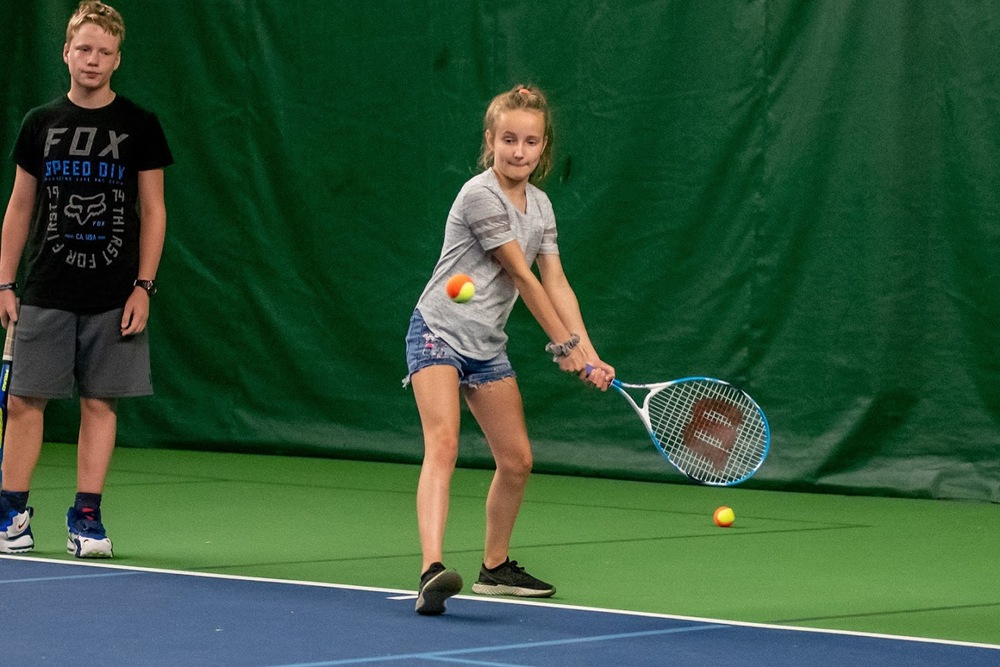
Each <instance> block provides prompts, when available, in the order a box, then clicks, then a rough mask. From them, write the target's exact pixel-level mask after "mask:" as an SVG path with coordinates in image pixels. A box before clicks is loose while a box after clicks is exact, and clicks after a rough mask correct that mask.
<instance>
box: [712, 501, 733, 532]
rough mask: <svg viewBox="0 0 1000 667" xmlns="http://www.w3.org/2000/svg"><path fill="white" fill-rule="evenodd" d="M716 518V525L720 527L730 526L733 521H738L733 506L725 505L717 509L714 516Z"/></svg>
mask: <svg viewBox="0 0 1000 667" xmlns="http://www.w3.org/2000/svg"><path fill="white" fill-rule="evenodd" d="M712 518H713V519H714V520H715V525H716V526H719V527H720V528H729V527H730V526H731V525H733V521H736V513H735V512H734V511H733V510H732V508H731V507H726V506H725V505H723V506H722V507H720V508H719V509H717V510H715V514H714V515H713V516H712Z"/></svg>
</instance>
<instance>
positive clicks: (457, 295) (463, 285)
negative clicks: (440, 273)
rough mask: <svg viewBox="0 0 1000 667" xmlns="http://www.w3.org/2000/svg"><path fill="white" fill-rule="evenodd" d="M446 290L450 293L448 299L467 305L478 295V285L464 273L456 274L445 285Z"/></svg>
mask: <svg viewBox="0 0 1000 667" xmlns="http://www.w3.org/2000/svg"><path fill="white" fill-rule="evenodd" d="M444 290H445V291H446V292H447V293H448V298H449V299H451V300H452V301H454V302H455V303H465V302H466V301H468V300H469V299H471V298H472V297H473V296H474V295H475V293H476V285H475V283H473V282H472V278H470V277H469V276H467V275H465V274H464V273H456V274H455V275H453V276H452V277H451V278H448V282H447V283H445V286H444Z"/></svg>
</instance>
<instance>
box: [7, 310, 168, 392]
mask: <svg viewBox="0 0 1000 667" xmlns="http://www.w3.org/2000/svg"><path fill="white" fill-rule="evenodd" d="M123 311H124V308H118V309H115V310H109V311H107V312H104V313H97V314H93V315H77V314H75V313H71V312H68V311H65V310H54V309H51V308H38V307H35V306H21V309H20V311H19V312H18V318H17V332H16V336H15V339H14V362H13V365H12V369H11V378H10V393H11V394H14V395H17V396H30V397H33V398H69V397H71V396H72V395H73V388H74V386H75V387H76V388H77V389H78V391H79V392H80V396H83V397H86V398H125V397H128V396H148V395H150V394H152V393H153V384H152V381H151V379H150V367H149V336H148V335H147V333H146V332H145V331H143V332H142V333H140V334H137V335H135V336H129V337H127V338H123V337H122V334H121V321H122V312H123Z"/></svg>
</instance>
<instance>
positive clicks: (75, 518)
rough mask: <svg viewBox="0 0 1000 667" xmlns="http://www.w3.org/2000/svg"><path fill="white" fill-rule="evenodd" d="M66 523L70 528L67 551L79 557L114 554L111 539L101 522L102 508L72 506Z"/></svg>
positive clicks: (102, 556)
mask: <svg viewBox="0 0 1000 667" xmlns="http://www.w3.org/2000/svg"><path fill="white" fill-rule="evenodd" d="M66 525H67V527H68V528H69V539H67V540H66V553H71V554H73V555H74V556H76V557H77V558H111V557H112V556H113V555H114V554H113V553H112V551H111V540H110V539H108V534H107V533H106V532H105V531H104V524H103V523H101V510H99V509H98V510H94V509H91V508H89V507H85V508H83V509H82V510H78V509H76V508H75V507H70V508H69V511H68V512H66Z"/></svg>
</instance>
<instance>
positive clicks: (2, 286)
mask: <svg viewBox="0 0 1000 667" xmlns="http://www.w3.org/2000/svg"><path fill="white" fill-rule="evenodd" d="M15 289H17V283H0V292H4V291H6V290H15Z"/></svg>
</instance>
